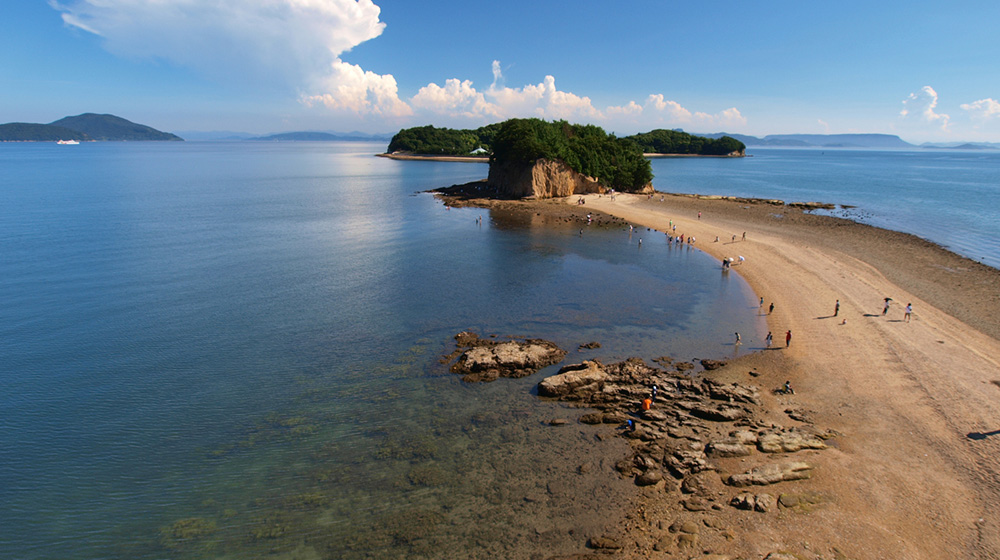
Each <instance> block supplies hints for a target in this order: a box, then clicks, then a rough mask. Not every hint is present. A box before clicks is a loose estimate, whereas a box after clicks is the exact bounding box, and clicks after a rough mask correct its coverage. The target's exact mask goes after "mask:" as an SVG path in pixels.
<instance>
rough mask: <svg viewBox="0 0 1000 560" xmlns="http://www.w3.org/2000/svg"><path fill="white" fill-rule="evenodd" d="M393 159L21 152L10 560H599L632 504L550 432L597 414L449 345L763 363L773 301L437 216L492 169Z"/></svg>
mask: <svg viewBox="0 0 1000 560" xmlns="http://www.w3.org/2000/svg"><path fill="white" fill-rule="evenodd" d="M383 148H384V146H382V145H381V144H367V143H318V144H311V143H308V144H307V143H302V144H249V143H233V144H227V143H219V144H214V143H183V144H182V143H178V144H173V143H170V144H154V143H148V144H145V143H136V144H127V143H90V144H81V145H79V146H56V145H54V144H7V145H2V146H0V169H3V173H2V174H0V251H2V255H3V257H2V259H0V294H2V295H3V296H2V297H3V303H2V305H0V422H2V429H0V480H2V481H3V483H2V484H0V503H3V508H0V526H2V527H3V528H4V529H3V531H0V550H2V551H3V554H2V555H3V556H4V557H10V558H20V559H34V558H70V557H72V558H82V559H96V558H132V559H136V558H262V557H268V558H314V557H315V558H405V557H440V558H443V557H455V550H462V551H467V555H466V557H469V558H479V557H482V558H486V557H498V555H499V556H500V557H509V558H515V557H521V556H527V555H528V554H529V553H528V552H526V551H535V552H538V551H543V552H544V551H547V550H551V551H565V550H567V549H569V550H572V547H574V546H579V544H580V542H581V539H580V538H579V536H577V537H573V536H572V535H571V534H570V529H574V528H576V529H579V528H580V526H582V525H583V524H585V523H586V522H585V521H582V520H583V519H584V518H586V516H587V515H593V514H595V513H596V514H597V515H601V514H603V513H604V510H602V509H601V508H604V507H608V508H612V507H614V506H615V504H614V503H613V502H614V499H613V496H614V495H615V494H614V490H615V489H614V488H608V487H607V483H606V481H605V482H602V481H601V480H598V478H597V477H586V476H577V475H575V474H574V473H575V472H576V471H575V469H576V467H577V466H578V465H580V464H581V463H582V462H585V461H596V459H594V458H592V457H588V455H589V454H591V449H590V448H591V447H592V445H593V444H592V441H593V439H592V434H588V433H587V432H586V430H587V428H579V429H578V428H572V429H570V430H568V431H563V432H558V431H556V430H553V429H552V428H549V427H547V426H545V425H544V421H545V420H546V419H548V418H552V417H556V416H563V417H565V416H572V415H574V414H577V412H576V411H573V410H571V409H565V408H563V407H561V406H560V405H558V404H553V403H545V402H541V401H539V400H538V399H537V398H536V397H535V396H533V395H532V394H531V391H532V388H533V386H534V384H535V383H537V381H538V380H539V379H540V378H541V377H542V376H544V375H546V374H548V373H551V372H552V371H554V369H555V368H550V369H549V370H547V371H546V372H543V373H540V374H538V375H535V376H532V377H529V378H526V379H522V380H501V381H498V382H496V383H493V384H489V385H466V384H463V383H462V382H461V381H460V380H458V379H457V378H456V377H455V376H453V375H451V374H449V373H447V371H446V369H445V366H444V365H442V364H441V363H440V358H441V356H443V355H445V354H447V353H449V352H450V351H451V350H452V346H451V337H452V336H453V335H454V334H455V333H457V332H459V331H462V330H465V329H472V330H475V331H477V332H479V333H481V334H484V335H485V334H499V335H507V334H515V335H524V336H532V337H542V338H548V339H551V340H553V341H555V342H556V343H558V344H560V345H561V346H562V347H564V348H566V349H568V350H570V352H571V354H570V356H569V357H568V358H567V362H573V361H579V360H582V359H585V358H590V357H599V358H602V359H605V360H613V359H619V358H624V357H627V356H632V355H638V356H641V357H645V358H647V359H650V358H654V357H658V356H663V355H670V356H673V357H675V358H678V359H683V360H691V359H694V358H721V357H727V356H732V355H733V352H734V351H735V350H734V347H733V346H732V332H733V331H740V332H741V333H743V339H744V347H745V349H746V350H752V349H753V348H755V347H758V346H759V344H760V343H759V339H760V337H761V333H760V331H761V329H762V328H763V326H764V325H763V322H762V319H761V318H760V317H759V316H758V315H757V308H756V305H755V300H754V296H753V294H752V293H751V292H750V291H749V290H748V288H747V286H746V285H745V283H743V282H742V280H741V279H740V278H739V277H738V276H737V275H723V274H721V273H720V271H719V267H718V265H717V263H716V262H714V261H713V260H712V259H710V258H708V257H707V256H705V255H703V254H702V253H700V252H699V251H697V250H693V249H689V248H683V249H679V248H676V247H669V246H667V244H666V243H665V241H664V239H663V236H662V234H656V233H655V232H646V231H645V230H642V231H638V230H637V231H636V232H634V233H633V234H632V235H631V236H629V234H628V232H627V231H623V230H620V229H611V228H600V227H596V226H595V227H585V226H579V225H573V226H571V227H562V228H558V227H555V228H553V227H549V226H546V225H544V224H542V223H540V222H539V220H540V218H538V217H533V218H523V219H508V218H505V217H503V216H493V215H490V214H489V213H488V212H485V211H481V210H477V209H453V210H446V209H445V208H444V207H443V206H442V205H441V204H440V203H439V202H438V201H436V200H435V199H434V198H433V197H432V196H430V195H428V194H422V193H420V192H419V191H423V190H425V189H429V188H435V187H439V186H446V185H450V184H453V183H460V182H465V181H469V180H472V179H478V178H481V177H483V176H484V175H485V173H486V167H485V166H483V165H471V164H449V163H435V162H397V161H392V160H387V159H383V158H375V157H372V154H373V153H376V152H378V151H381V150H382V149H383ZM479 215H483V216H484V219H483V221H482V223H481V224H480V223H478V221H477V219H476V218H477V217H478V216H479ZM580 227H584V229H585V230H586V231H585V232H584V234H583V235H582V236H581V235H580V234H579V229H580ZM643 236H646V241H645V242H644V243H643V244H642V247H641V248H640V247H639V244H638V239H639V238H640V237H643ZM593 340H596V341H599V342H600V343H601V344H602V348H601V349H599V350H592V351H587V352H577V351H576V347H577V346H578V345H579V344H582V343H585V342H590V341H593ZM571 458H572V459H571ZM604 467H606V465H604ZM602 468H603V467H602V465H601V464H595V469H594V470H595V471H596V472H600V471H601V470H602ZM571 475H573V476H571ZM553 479H556V480H560V481H563V482H562V483H563V484H565V485H567V486H566V487H564V488H562V490H560V491H554V490H553V489H552V486H551V484H552V480H553ZM539 489H541V490H539ZM546 489H547V490H546ZM539 491H540V492H541V494H542V495H544V496H546V499H544V500H535V499H532V500H526V499H525V497H526V496H535V495H537V494H538V493H539ZM570 496H572V497H573V499H570V498H569V497H570ZM607 516H608V517H609V518H614V517H613V515H612V512H611V510H608V512H607Z"/></svg>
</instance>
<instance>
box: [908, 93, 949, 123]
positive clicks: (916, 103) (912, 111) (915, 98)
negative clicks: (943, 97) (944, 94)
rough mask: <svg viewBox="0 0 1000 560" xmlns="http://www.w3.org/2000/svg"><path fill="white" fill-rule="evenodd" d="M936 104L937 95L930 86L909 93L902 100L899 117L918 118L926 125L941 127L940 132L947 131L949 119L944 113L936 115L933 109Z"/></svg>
mask: <svg viewBox="0 0 1000 560" xmlns="http://www.w3.org/2000/svg"><path fill="white" fill-rule="evenodd" d="M937 104H938V94H937V92H936V91H934V88H932V87H931V86H924V87H922V88H920V91H919V92H917V93H911V94H910V96H909V97H907V98H906V99H904V100H903V110H902V111H900V112H899V115H900V116H901V117H903V118H909V117H914V118H919V119H921V120H923V121H925V122H928V123H935V124H940V125H941V130H947V129H948V122H949V121H950V120H951V117H949V116H948V115H946V114H944V113H936V112H934V109H935V108H936V107H937Z"/></svg>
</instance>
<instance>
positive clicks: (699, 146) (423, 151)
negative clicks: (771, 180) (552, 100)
mask: <svg viewBox="0 0 1000 560" xmlns="http://www.w3.org/2000/svg"><path fill="white" fill-rule="evenodd" d="M512 121H539V122H543V123H544V122H545V121H540V119H510V120H508V121H504V122H502V123H495V124H490V125H486V126H483V127H480V128H477V129H475V130H461V129H450V128H437V127H434V126H431V125H427V126H419V127H414V128H404V129H402V130H400V131H399V132H398V133H396V135H395V136H393V137H392V140H391V141H390V142H389V146H388V148H387V149H386V153H388V154H392V153H404V154H409V155H420V156H432V155H439V156H480V157H481V156H487V155H489V154H490V153H492V152H493V143H494V139H495V138H496V136H497V132H498V131H499V130H500V129H501V128H502V127H504V126H506V125H507V123H510V122H512ZM553 124H557V126H558V127H561V128H564V129H565V128H566V127H581V126H584V125H571V124H569V123H567V122H566V121H555V123H553ZM591 128H593V129H596V130H600V131H601V133H602V134H606V133H605V132H604V131H603V130H601V129H600V128H599V127H595V126H592V125H586V126H585V127H584V128H583V129H581V130H583V131H589V130H590V129H591ZM567 134H570V135H571V136H572V135H573V134H576V133H574V132H573V131H572V130H569V129H567ZM620 140H623V141H625V143H628V144H632V145H635V146H636V147H638V148H639V150H640V151H641V152H642V153H646V154H669V155H711V156H742V155H744V154H745V150H746V145H744V144H743V142H740V141H739V140H737V139H736V138H733V137H731V136H728V135H719V137H714V138H710V137H702V136H696V135H693V134H688V133H686V132H683V131H678V130H663V129H657V130H652V131H650V132H644V133H641V134H634V135H632V136H625V137H623V138H620Z"/></svg>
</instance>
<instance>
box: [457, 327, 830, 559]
mask: <svg viewBox="0 0 1000 560" xmlns="http://www.w3.org/2000/svg"><path fill="white" fill-rule="evenodd" d="M455 340H456V346H457V348H456V350H455V351H454V352H453V353H451V354H450V355H448V356H445V357H443V358H442V361H443V362H445V363H451V364H452V366H451V371H452V373H456V374H459V375H463V380H465V381H467V382H482V381H494V380H496V379H499V378H501V377H522V376H524V375H530V374H532V373H534V372H537V371H538V370H540V369H541V368H543V367H546V366H548V365H551V364H553V363H558V362H559V361H561V360H562V359H563V357H565V355H566V352H565V351H564V350H562V349H559V348H558V347H556V345H555V344H553V343H551V342H548V341H543V340H538V339H514V338H510V337H507V338H504V337H501V338H493V337H491V338H487V339H483V338H480V337H479V336H478V335H476V334H474V333H469V332H462V333H459V334H458V335H456V336H455ZM583 346H586V347H589V348H594V347H599V346H600V345H599V343H596V342H593V343H588V344H587V345H583ZM656 362H657V363H658V364H659V365H660V367H657V366H651V365H649V364H647V363H646V362H645V361H644V360H643V359H641V358H630V359H627V360H624V361H621V362H617V363H612V364H603V363H602V362H601V361H600V360H598V359H593V360H585V361H583V362H581V363H578V364H571V365H566V366H563V367H562V368H561V369H560V370H559V372H558V373H556V374H555V375H551V376H549V377H546V378H545V379H543V380H541V381H540V382H539V383H538V385H537V392H538V396H539V398H542V399H551V400H557V401H561V402H565V403H570V404H572V406H574V407H579V408H583V409H587V410H589V412H586V413H584V414H583V415H581V416H579V418H578V419H577V420H576V422H579V423H581V424H588V425H595V426H604V427H605V429H604V430H600V431H599V432H598V433H597V436H596V439H597V441H596V442H595V445H601V442H602V441H606V440H608V438H621V439H624V440H625V441H626V442H628V444H629V449H630V451H629V452H628V453H627V454H626V455H625V456H623V457H621V458H620V459H619V460H618V461H617V462H616V463H615V464H614V471H613V472H609V473H608V476H616V477H621V478H625V479H630V480H632V481H633V483H634V484H635V486H636V487H637V493H636V495H635V496H634V504H633V506H632V510H633V511H635V512H636V516H635V517H628V516H626V519H623V520H617V521H615V520H611V521H612V523H611V524H610V526H609V528H608V530H607V531H606V532H605V534H602V535H596V536H590V537H588V538H586V540H585V542H581V545H582V546H585V547H586V548H588V549H590V550H592V551H593V554H589V553H588V554H580V553H576V554H572V555H569V556H553V557H550V559H551V560H557V559H560V558H562V559H569V558H575V559H583V558H590V557H594V558H606V557H607V555H608V554H612V555H613V557H616V558H650V557H659V558H685V559H687V558H698V559H705V560H733V559H735V558H745V557H744V556H740V550H739V549H740V547H739V546H735V545H734V544H735V543H734V541H735V540H736V537H737V533H736V532H734V530H733V527H737V526H740V525H744V524H746V523H753V522H754V516H773V517H780V516H782V515H786V514H808V513H810V512H812V511H815V510H817V509H818V508H822V507H823V506H824V504H825V502H827V501H828V500H829V497H828V496H826V495H824V494H823V493H822V492H820V491H817V490H816V489H814V488H811V487H810V485H809V480H810V479H811V477H812V474H813V471H814V466H813V465H812V464H811V462H810V457H809V455H810V454H813V453H818V452H820V451H822V450H825V449H827V448H828V447H829V446H830V445H834V444H835V442H836V438H837V437H838V436H840V434H838V433H836V432H835V431H832V430H825V429H821V428H818V427H816V426H815V425H814V424H813V422H812V420H811V418H810V416H809V413H808V411H805V410H803V409H801V408H800V407H797V406H795V405H794V404H791V403H790V402H788V398H790V397H791V396H792V395H793V393H792V391H791V388H790V387H787V386H785V385H779V386H778V387H776V388H774V389H773V390H771V391H769V392H765V394H763V395H762V392H761V389H760V388H759V387H757V386H756V385H755V384H753V383H751V382H749V381H732V379H733V378H734V377H743V376H746V377H748V378H749V380H756V379H757V378H759V377H760V376H761V373H760V372H757V371H755V369H756V368H754V369H751V371H749V373H742V369H743V368H745V367H747V364H746V363H745V362H746V361H745V360H737V361H736V362H734V363H733V364H727V363H726V362H719V361H713V360H704V361H703V363H702V364H701V366H702V369H701V370H697V366H696V365H695V364H693V363H690V362H676V363H675V362H673V361H672V360H670V359H669V358H666V357H661V358H657V359H656ZM696 370H697V371H696ZM768 378H773V376H768ZM768 393H770V394H771V395H774V396H778V395H780V396H782V397H784V398H785V399H786V402H785V404H784V406H783V411H782V413H783V414H784V421H783V422H781V423H778V422H776V421H775V412H777V411H773V410H769V409H768V407H767V405H766V403H765V396H766V395H767V394H768ZM573 422H574V421H572V420H567V419H565V418H554V419H552V420H550V421H549V422H548V424H549V425H550V426H552V427H560V426H566V425H569V424H571V423H573ZM581 538H583V537H581ZM761 557H762V558H766V559H769V560H787V559H792V558H796V556H792V555H790V554H788V553H787V552H785V551H783V550H781V549H775V550H773V551H770V552H768V553H767V554H766V555H764V556H761ZM833 558H846V556H844V555H843V553H841V552H840V551H839V550H835V551H834V556H833Z"/></svg>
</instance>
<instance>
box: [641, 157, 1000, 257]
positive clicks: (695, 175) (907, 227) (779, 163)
mask: <svg viewBox="0 0 1000 560" xmlns="http://www.w3.org/2000/svg"><path fill="white" fill-rule="evenodd" d="M747 153H748V155H751V156H753V157H747V158H740V159H735V160H729V159H714V158H665V159H654V160H653V173H654V175H655V179H654V180H653V184H654V186H655V187H656V188H657V189H658V190H661V191H667V192H683V193H698V194H715V195H732V196H743V197H752V198H777V199H782V200H785V201H787V202H804V201H817V202H829V203H834V204H840V205H850V206H856V207H857V208H855V209H850V210H838V211H834V212H831V213H832V214H834V215H838V216H842V217H847V218H850V219H853V220H855V221H860V222H864V223H868V224H871V225H874V226H878V227H883V228H887V229H892V230H897V231H903V232H906V233H912V234H914V235H917V236H919V237H922V238H924V239H928V240H930V241H933V242H935V243H937V244H939V245H942V246H944V247H947V248H948V249H950V250H952V251H954V252H956V253H959V254H961V255H964V256H966V257H968V258H970V259H973V260H976V261H980V262H982V263H984V264H987V265H989V266H992V267H994V268H1000V152H998V151H995V150H990V151H955V150H910V151H877V150H847V149H832V150H817V149H799V150H796V149H776V148H774V149H772V148H751V149H749V150H747Z"/></svg>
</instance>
